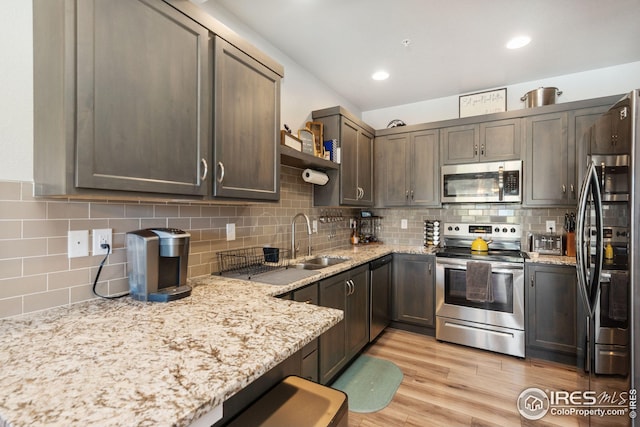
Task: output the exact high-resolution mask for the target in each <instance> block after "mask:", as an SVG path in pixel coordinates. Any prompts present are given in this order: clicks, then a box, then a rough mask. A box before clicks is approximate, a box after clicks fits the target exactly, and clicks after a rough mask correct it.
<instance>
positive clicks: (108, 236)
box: [91, 228, 113, 255]
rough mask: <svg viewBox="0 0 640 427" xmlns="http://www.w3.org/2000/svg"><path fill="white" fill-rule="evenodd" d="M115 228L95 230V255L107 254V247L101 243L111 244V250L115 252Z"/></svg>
mask: <svg viewBox="0 0 640 427" xmlns="http://www.w3.org/2000/svg"><path fill="white" fill-rule="evenodd" d="M112 233H113V230H112V229H111V228H96V229H95V230H93V248H92V250H91V252H92V253H93V254H94V255H106V254H107V249H105V248H102V247H101V246H100V245H102V244H103V243H106V244H107V245H109V252H108V253H112V252H113V237H112Z"/></svg>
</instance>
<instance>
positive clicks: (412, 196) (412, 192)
mask: <svg viewBox="0 0 640 427" xmlns="http://www.w3.org/2000/svg"><path fill="white" fill-rule="evenodd" d="M411 200H413V190H411Z"/></svg>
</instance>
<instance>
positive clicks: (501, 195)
mask: <svg viewBox="0 0 640 427" xmlns="http://www.w3.org/2000/svg"><path fill="white" fill-rule="evenodd" d="M503 198H504V166H500V167H499V168H498V200H499V201H502V199H503Z"/></svg>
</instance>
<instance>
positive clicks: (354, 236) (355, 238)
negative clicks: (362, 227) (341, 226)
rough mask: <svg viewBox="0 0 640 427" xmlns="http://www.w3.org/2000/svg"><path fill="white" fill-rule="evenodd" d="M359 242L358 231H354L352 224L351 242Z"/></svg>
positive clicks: (353, 243)
mask: <svg viewBox="0 0 640 427" xmlns="http://www.w3.org/2000/svg"><path fill="white" fill-rule="evenodd" d="M359 242H360V238H358V232H357V231H356V226H355V224H354V226H353V228H352V229H351V244H352V245H357V244H358V243H359Z"/></svg>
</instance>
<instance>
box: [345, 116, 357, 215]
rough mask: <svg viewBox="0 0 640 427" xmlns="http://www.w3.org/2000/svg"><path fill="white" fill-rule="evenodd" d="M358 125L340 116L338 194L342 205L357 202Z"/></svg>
mask: <svg viewBox="0 0 640 427" xmlns="http://www.w3.org/2000/svg"><path fill="white" fill-rule="evenodd" d="M359 132H360V130H359V128H358V126H357V125H356V124H355V123H353V122H352V121H350V120H348V119H345V118H342V120H341V124H340V136H341V138H342V139H341V140H340V147H341V157H342V158H341V163H340V194H341V197H340V199H341V202H342V204H344V205H355V206H357V205H358V204H359V201H358V133H359Z"/></svg>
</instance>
